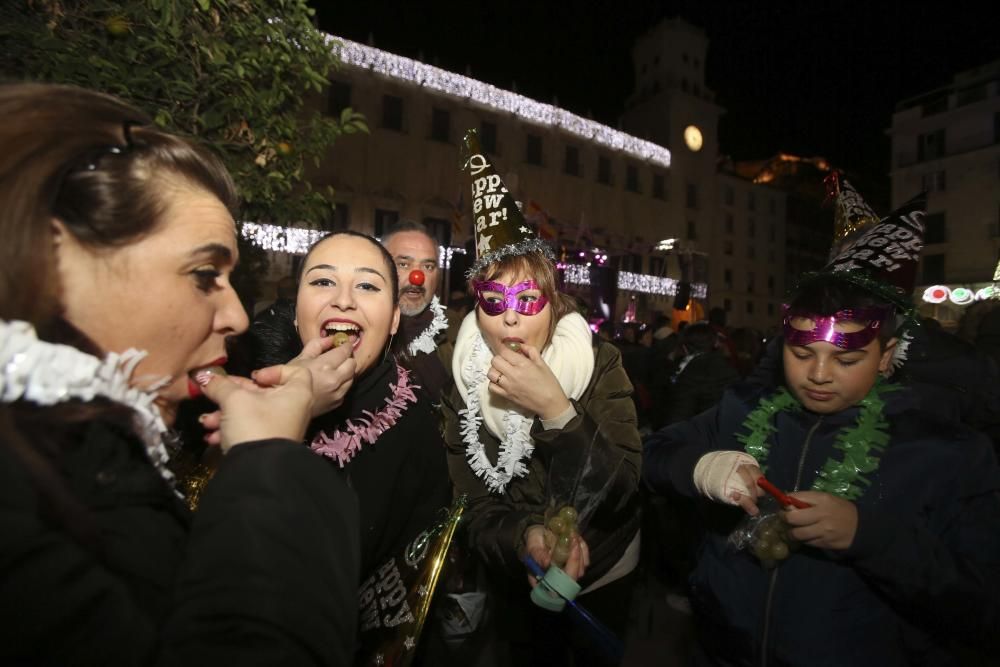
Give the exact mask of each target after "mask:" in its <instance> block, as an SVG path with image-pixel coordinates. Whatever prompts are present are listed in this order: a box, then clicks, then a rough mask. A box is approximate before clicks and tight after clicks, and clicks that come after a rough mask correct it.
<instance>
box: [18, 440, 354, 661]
mask: <svg viewBox="0 0 1000 667" xmlns="http://www.w3.org/2000/svg"><path fill="white" fill-rule="evenodd" d="M77 436H78V437H76V438H74V439H73V440H72V441H71V442H67V443H66V448H65V450H66V451H65V455H64V456H62V457H60V460H59V461H58V462H57V464H56V465H57V466H58V469H59V470H60V471H61V473H62V475H63V476H64V481H65V483H66V485H67V486H68V488H69V490H70V491H71V492H72V493H73V494H74V495H75V496H76V498H77V499H78V501H79V502H80V503H82V504H83V506H85V508H86V509H87V510H89V514H90V516H91V518H92V519H93V523H94V525H95V526H96V528H97V535H98V538H99V539H98V541H97V543H96V544H95V545H88V546H87V547H85V546H82V544H81V543H80V542H78V541H76V540H74V539H72V538H71V537H70V536H69V535H68V534H67V532H66V531H65V530H64V529H62V528H61V527H60V526H59V525H57V524H56V523H55V522H54V521H53V520H52V519H50V518H48V513H47V512H46V511H45V506H44V501H43V500H42V498H41V496H40V494H39V492H38V491H37V490H36V488H35V487H34V485H33V484H32V483H31V482H30V481H29V475H28V473H27V471H26V469H25V467H24V464H23V463H22V460H21V458H20V457H19V456H16V455H14V453H13V450H12V448H11V446H9V445H8V443H6V442H0V573H2V574H0V601H2V602H0V664H4V665H10V664H16V665H43V664H44V665H152V664H158V665H195V664H200V665H211V664H233V665H236V664H239V665H344V664H347V662H348V660H349V659H350V656H351V655H352V653H353V641H354V632H355V627H356V616H357V614H356V606H357V605H356V599H357V577H358V539H357V530H358V528H357V521H358V520H357V504H356V501H355V500H354V497H353V494H351V492H350V491H349V490H348V489H347V487H346V485H345V484H344V483H343V481H342V480H340V479H339V478H338V477H337V475H336V474H334V473H333V471H332V470H331V469H330V467H329V466H328V465H325V463H324V462H323V461H322V460H320V458H319V457H317V456H316V455H314V454H313V453H312V452H310V451H308V450H307V449H305V448H303V447H301V446H300V445H298V444H297V443H292V442H289V441H282V440H268V441H260V442H256V443H248V444H244V445H240V446H239V447H235V448H233V449H232V450H231V451H230V452H229V453H228V454H227V455H226V456H225V457H224V458H223V459H222V462H221V464H220V466H219V469H218V472H217V474H216V475H215V477H214V478H213V479H212V480H211V481H210V482H209V483H208V485H207V487H206V489H205V491H204V494H203V495H202V499H201V503H200V506H199V510H198V513H197V515H195V516H194V517H193V518H192V517H191V515H190V514H189V512H188V511H187V509H186V507H185V506H184V505H183V503H182V502H181V501H180V500H179V498H178V497H177V496H176V495H175V494H174V493H173V491H172V490H171V489H170V488H169V487H168V485H167V484H166V482H164V480H163V479H162V478H161V477H160V475H159V473H158V472H157V471H156V469H155V468H154V467H153V466H152V464H150V462H149V460H148V459H147V457H146V453H145V449H144V448H143V446H142V444H141V443H140V442H139V441H137V440H136V439H135V438H134V437H133V436H132V434H130V433H129V432H127V431H124V430H122V429H121V428H120V427H116V426H113V425H111V424H110V423H105V422H92V423H90V424H89V425H88V426H85V427H83V428H82V430H81V431H80V432H79V433H78V434H77ZM3 437H5V436H0V438H3Z"/></svg>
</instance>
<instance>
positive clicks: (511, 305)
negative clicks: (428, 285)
mask: <svg viewBox="0 0 1000 667" xmlns="http://www.w3.org/2000/svg"><path fill="white" fill-rule="evenodd" d="M467 141H469V144H470V146H469V148H470V153H471V155H472V157H471V158H470V159H469V161H468V162H467V165H466V168H467V169H468V170H469V172H470V175H471V177H472V194H473V211H474V213H475V222H476V230H477V231H476V241H477V259H476V262H475V264H474V265H473V267H472V269H471V270H470V272H469V277H470V283H469V286H470V292H472V294H473V296H474V298H475V300H476V308H475V310H474V311H473V312H471V313H469V314H468V315H467V316H466V318H465V320H464V322H463V323H462V327H461V329H460V331H459V334H458V339H457V341H456V343H455V353H454V356H453V360H452V370H453V373H454V377H455V384H456V386H455V388H454V389H453V391H452V392H451V395H450V397H449V398H448V400H446V401H445V403H444V411H445V417H446V421H447V430H446V440H447V444H448V453H449V468H450V471H451V476H452V481H453V482H454V484H455V487H456V491H457V493H462V494H467V495H468V497H469V505H468V508H467V510H466V517H467V522H468V523H467V526H466V528H467V530H468V533H469V539H470V542H471V544H472V546H473V550H474V551H475V553H476V555H477V556H478V557H479V559H480V561H481V562H482V563H483V564H484V565H485V569H486V570H487V572H488V573H489V575H490V579H491V581H492V583H493V585H492V587H491V590H492V591H493V594H494V613H493V618H498V617H503V618H504V622H503V623H502V625H503V626H504V634H505V635H506V636H504V637H503V639H504V640H506V641H509V642H510V649H511V650H510V657H511V661H512V663H511V664H530V663H531V662H532V660H537V659H538V658H539V650H541V648H540V647H542V646H543V645H544V647H545V650H546V651H547V652H555V653H554V654H553V657H554V659H555V660H556V662H550V663H549V664H561V663H560V662H559V661H560V660H561V659H562V657H561V656H559V655H558V654H560V653H561V654H565V653H567V652H568V651H570V650H573V652H574V653H576V654H577V655H576V664H593V662H592V661H593V660H594V659H600V656H599V655H598V654H597V652H596V651H594V650H593V649H592V648H591V647H590V646H588V645H587V643H586V640H585V639H583V638H581V637H576V636H574V635H573V634H572V630H571V628H570V627H569V626H568V624H566V625H565V627H564V624H565V623H566V619H565V615H563V616H559V615H556V614H553V613H552V612H546V611H542V610H541V609H540V608H538V607H534V606H533V605H532V604H531V603H530V601H529V593H530V588H529V586H530V585H533V584H534V581H533V580H531V581H529V579H528V577H527V574H526V570H525V566H524V563H523V559H524V558H525V557H526V556H528V555H530V556H531V557H532V558H534V560H535V561H537V562H538V563H539V564H540V565H541V566H542V567H543V568H548V567H549V565H550V564H552V563H553V562H557V563H559V564H561V566H562V569H563V570H564V571H565V572H566V574H568V575H569V576H570V577H572V578H573V579H575V580H577V582H578V583H579V584H580V586H581V587H582V589H583V592H582V594H581V597H580V598H579V599H580V601H581V603H582V604H584V605H585V606H586V607H587V609H588V610H590V611H591V612H592V613H593V614H594V615H595V616H597V617H598V618H600V620H602V621H604V622H605V623H606V624H607V625H609V626H612V627H613V629H618V630H619V631H622V630H623V629H624V628H623V625H624V622H625V621H626V620H627V614H622V613H621V610H622V609H627V608H628V602H629V595H630V584H631V577H630V576H629V575H630V574H631V573H632V572H633V570H634V569H635V565H636V563H637V562H638V547H639V538H638V530H639V511H638V504H639V498H638V495H637V488H638V478H639V469H640V439H639V433H638V431H637V427H636V416H635V409H634V407H633V404H632V401H631V398H630V395H631V392H632V386H631V384H630V383H629V380H628V377H627V376H626V374H625V371H624V369H623V368H622V364H621V356H620V355H619V353H618V350H617V349H616V348H615V347H614V346H613V345H611V344H608V343H604V342H601V341H600V340H599V339H597V338H596V337H595V336H593V335H592V333H591V331H590V328H589V326H588V325H587V322H586V320H584V318H583V317H581V316H580V315H579V314H578V313H577V312H576V308H575V304H574V303H573V301H572V299H570V298H569V297H568V296H566V295H564V294H561V293H560V292H559V291H558V289H557V286H556V285H557V276H556V267H555V263H554V261H553V259H552V254H551V251H550V250H549V249H548V248H547V247H546V246H545V245H544V243H542V242H541V241H540V240H539V239H538V238H536V237H534V235H533V234H532V232H531V231H530V229H529V228H528V226H527V225H526V223H525V221H524V219H523V218H522V217H521V214H520V211H519V210H518V208H517V206H516V204H515V202H514V200H513V199H512V198H511V197H510V195H509V194H508V193H507V191H506V188H505V187H504V186H503V183H502V182H501V180H500V178H499V176H497V175H496V174H495V173H494V172H493V168H492V166H491V165H490V164H489V163H488V161H487V160H486V158H485V156H483V155H482V154H481V152H480V151H479V150H478V147H477V146H476V144H477V143H478V142H476V141H475V139H474V137H472V138H471V141H470V140H469V139H467ZM585 468H586V469H587V470H588V473H587V475H588V479H589V486H590V487H591V488H594V487H600V488H601V489H602V491H603V493H601V494H599V495H600V498H597V495H598V494H595V495H592V496H590V497H589V500H590V502H586V501H587V500H588V498H583V497H582V496H581V495H577V496H573V495H572V494H571V493H570V494H569V495H567V491H568V490H569V489H572V488H573V485H574V480H576V479H579V476H580V475H581V474H582V472H583V470H584V469H585ZM594 479H596V480H597V482H596V483H595V482H594ZM553 501H558V504H560V505H561V504H563V503H564V502H570V503H573V504H575V505H576V510H577V512H579V513H580V521H579V527H581V528H582V530H578V531H574V532H573V533H572V535H569V536H568V539H566V540H564V542H567V544H563V545H561V546H562V547H563V553H562V554H560V553H558V551H559V549H560V545H559V544H558V543H556V540H554V539H553V538H554V535H553V534H552V533H551V532H550V531H549V530H548V529H547V527H546V512H547V511H549V512H550V513H551V510H552V507H553ZM584 505H586V506H584ZM556 509H558V508H556ZM564 558H565V561H564ZM615 626H617V628H616V627H615ZM578 640H579V641H578ZM598 664H604V663H598Z"/></svg>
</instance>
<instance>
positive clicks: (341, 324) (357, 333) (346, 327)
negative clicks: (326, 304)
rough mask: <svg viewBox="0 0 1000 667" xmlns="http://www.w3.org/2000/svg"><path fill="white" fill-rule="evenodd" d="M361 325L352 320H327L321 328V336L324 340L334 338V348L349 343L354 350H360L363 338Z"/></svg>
mask: <svg viewBox="0 0 1000 667" xmlns="http://www.w3.org/2000/svg"><path fill="white" fill-rule="evenodd" d="M362 331H363V330H362V328H361V325H359V324H358V323H357V322H352V321H350V320H327V321H326V322H323V326H322V327H320V331H319V335H320V337H322V338H326V337H328V336H332V337H333V346H334V347H340V346H341V345H343V344H345V343H349V344H350V345H351V348H352V349H354V350H357V349H358V345H360V344H361V338H362V337H363V334H362Z"/></svg>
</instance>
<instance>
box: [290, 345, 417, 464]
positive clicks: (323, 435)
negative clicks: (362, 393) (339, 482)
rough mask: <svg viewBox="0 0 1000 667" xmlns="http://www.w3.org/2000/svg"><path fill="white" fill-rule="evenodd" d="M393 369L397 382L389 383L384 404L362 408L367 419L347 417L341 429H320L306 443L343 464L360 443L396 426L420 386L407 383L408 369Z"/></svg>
mask: <svg viewBox="0 0 1000 667" xmlns="http://www.w3.org/2000/svg"><path fill="white" fill-rule="evenodd" d="M396 373H397V376H396V377H397V380H398V383H397V384H392V383H389V388H390V389H391V390H392V392H391V393H390V394H389V396H387V397H386V399H385V407H383V408H379V409H378V410H376V411H375V412H374V413H372V412H369V411H368V410H364V411H363V414H365V415H368V418H367V419H366V418H364V417H358V418H357V419H356V420H348V421H347V423H346V424H345V425H344V430H340V429H337V430H335V431H334V432H333V434H332V435H328V434H327V432H326V431H320V432H319V433H317V434H316V437H314V438H313V441H312V443H311V444H310V445H309V447H310V448H311V449H312V450H313V451H314V452H316V453H317V454H322V455H323V456H326V457H329V458H331V459H334V460H336V461H337V463H339V464H340V467H341V468H343V467H344V465H345V464H347V462H349V461H350V460H351V459H352V458H354V455H355V454H357V453H358V452H359V451H360V450H361V447H362V446H363V445H370V444H372V443H374V442H375V441H376V440H378V439H379V436H381V435H382V434H383V433H385V432H386V431H388V430H389V429H390V428H392V427H393V426H395V424H396V422H397V421H398V420H399V418H400V417H402V416H403V413H404V412H406V408H407V403H416V402H417V395H416V394H415V393H413V390H414V389H419V388H420V386H419V385H415V384H410V371H408V370H407V369H405V368H403V367H402V366H400V365H399V364H398V363H397V364H396Z"/></svg>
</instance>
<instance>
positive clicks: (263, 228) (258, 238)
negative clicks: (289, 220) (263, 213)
mask: <svg viewBox="0 0 1000 667" xmlns="http://www.w3.org/2000/svg"><path fill="white" fill-rule="evenodd" d="M325 234H326V232H324V231H320V230H318V229H302V228H299V227H279V226H278V225H268V224H262V223H258V222H244V223H242V225H240V235H241V236H243V238H245V239H246V240H247V241H250V242H251V243H253V244H254V245H255V246H258V247H260V248H263V249H264V250H270V251H272V252H287V253H292V254H293V255H304V254H306V252H307V251H308V250H309V248H310V247H312V244H313V243H316V241H318V240H320V239H321V238H323V236H324V235H325Z"/></svg>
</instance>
